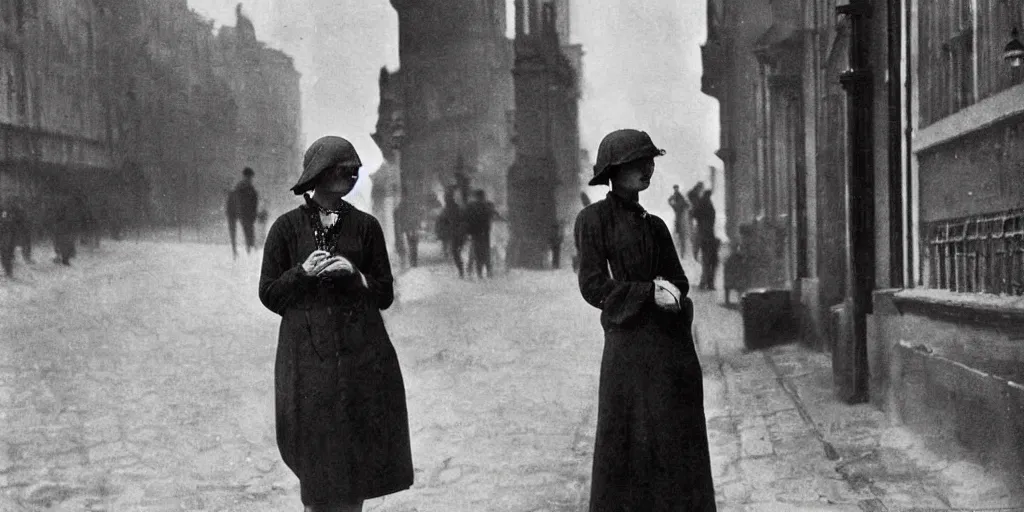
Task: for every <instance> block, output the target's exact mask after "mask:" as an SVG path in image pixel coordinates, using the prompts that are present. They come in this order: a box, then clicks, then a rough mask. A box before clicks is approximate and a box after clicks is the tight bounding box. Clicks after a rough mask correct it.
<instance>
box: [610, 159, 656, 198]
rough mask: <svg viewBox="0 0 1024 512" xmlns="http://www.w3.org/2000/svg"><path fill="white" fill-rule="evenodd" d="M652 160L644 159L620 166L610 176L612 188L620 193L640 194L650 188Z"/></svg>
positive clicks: (652, 172) (652, 173)
mask: <svg viewBox="0 0 1024 512" xmlns="http://www.w3.org/2000/svg"><path fill="white" fill-rule="evenodd" d="M653 175H654V159H653V158H645V159H643V160H638V161H636V162H631V163H629V164H626V165H624V166H622V168H620V169H619V171H618V172H616V173H615V175H614V176H612V179H611V182H612V188H613V189H615V190H619V191H622V192H640V191H643V190H647V188H648V187H650V186H651V176H653Z"/></svg>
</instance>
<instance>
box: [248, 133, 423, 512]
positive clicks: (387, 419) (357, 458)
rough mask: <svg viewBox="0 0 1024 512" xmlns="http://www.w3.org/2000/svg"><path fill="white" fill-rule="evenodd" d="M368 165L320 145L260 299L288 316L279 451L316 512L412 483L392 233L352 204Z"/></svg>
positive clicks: (327, 143)
mask: <svg viewBox="0 0 1024 512" xmlns="http://www.w3.org/2000/svg"><path fill="white" fill-rule="evenodd" d="M361 166H362V162H361V161H360V159H359V155H358V154H357V153H356V150H355V148H354V147H353V146H352V144H351V143H349V141H347V140H345V139H343V138H340V137H323V138H321V139H319V140H317V141H316V142H314V143H313V144H312V145H311V146H310V147H309V149H308V150H307V151H306V153H305V156H304V158H303V172H302V176H301V177H300V178H299V180H298V182H297V183H296V184H295V185H294V186H293V187H292V191H293V192H294V193H295V194H306V193H307V192H310V191H312V195H308V194H307V195H305V202H304V204H302V205H301V206H299V207H298V208H295V209H293V210H291V211H289V212H287V213H285V214H284V215H281V216H280V217H278V219H277V220H276V221H275V222H274V223H273V225H272V226H271V228H270V233H269V234H268V236H267V243H266V247H265V250H264V254H263V268H262V270H261V275H260V286H259V297H260V300H261V301H262V302H263V304H264V305H265V306H266V307H267V308H268V309H270V310H271V311H273V312H275V313H277V314H278V315H281V330H280V338H279V341H278V348H277V361H276V367H275V390H276V409H277V420H276V424H277V444H278V448H279V450H280V452H281V456H282V458H283V459H284V462H285V464H286V465H287V466H288V467H289V468H290V469H291V470H292V471H293V472H294V473H295V475H296V476H297V477H298V478H299V484H300V489H301V499H302V503H303V505H305V507H306V511H307V512H320V511H344V512H349V511H360V510H362V503H363V501H364V500H367V499H371V498H376V497H379V496H384V495H386V494H391V493H395V492H398V491H401V490H404V489H408V488H409V487H410V486H412V483H413V467H412V454H411V448H410V437H409V420H408V413H407V409H406V397H405V385H404V383H403V379H402V373H401V368H400V367H399V362H398V357H397V355H396V353H395V349H394V346H393V345H392V344H391V340H390V338H389V336H388V333H387V330H386V328H385V326H384V321H383V319H382V317H381V313H380V311H381V310H383V309H387V308H388V307H389V306H391V304H392V302H393V301H394V279H393V277H392V272H391V264H390V262H389V261H388V252H387V247H386V244H385V241H384V231H383V230H382V228H381V226H380V224H379V223H378V222H377V220H376V219H375V218H374V217H373V216H372V215H369V214H367V213H364V212H361V211H359V210H358V209H356V208H355V207H354V206H352V205H351V204H350V203H348V202H347V201H345V200H344V197H345V196H346V195H348V194H349V193H350V192H351V191H352V189H353V188H354V187H355V184H356V181H357V180H358V179H359V168H360V167H361Z"/></svg>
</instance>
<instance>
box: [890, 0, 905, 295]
mask: <svg viewBox="0 0 1024 512" xmlns="http://www.w3.org/2000/svg"><path fill="white" fill-rule="evenodd" d="M900 4H902V2H899V1H892V0H890V1H889V2H887V3H886V6H887V7H888V13H887V16H886V17H887V19H888V22H889V23H888V30H887V33H888V41H889V45H888V50H889V51H888V59H889V62H888V64H889V71H888V77H889V80H888V83H887V84H886V86H887V88H888V92H889V111H888V112H889V120H888V121H889V288H904V287H905V286H906V285H905V284H904V275H905V274H904V270H905V269H904V262H903V260H904V258H903V256H904V251H903V239H904V234H903V233H904V232H905V231H906V229H907V227H906V225H905V224H904V222H903V154H902V147H903V145H902V143H903V134H902V133H901V130H902V128H903V110H902V101H901V95H902V92H903V91H902V90H901V89H900V76H901V74H900V68H901V66H900V58H901V57H902V53H901V50H902V48H901V46H900V33H901V30H900V29H901V26H902V23H901V22H900V16H901V14H902V12H901V9H900V7H901V5H900Z"/></svg>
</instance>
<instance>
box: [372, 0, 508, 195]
mask: <svg viewBox="0 0 1024 512" xmlns="http://www.w3.org/2000/svg"><path fill="white" fill-rule="evenodd" d="M391 4H392V6H394V8H395V10H396V11H397V12H398V27H399V41H400V43H399V58H400V62H401V69H400V70H399V71H398V80H399V81H400V83H401V90H402V104H403V105H404V108H403V112H404V122H405V137H404V139H403V140H402V143H401V154H402V184H403V186H404V187H405V189H406V192H407V193H408V194H409V197H411V198H414V200H415V201H419V202H420V204H421V205H423V204H426V203H425V202H426V201H427V196H428V195H430V194H433V195H435V196H439V195H440V192H441V190H442V189H443V187H445V186H446V185H449V184H454V183H455V174H456V166H457V164H458V162H459V161H462V162H463V164H464V166H465V169H464V171H465V172H467V173H468V174H469V177H470V179H471V180H472V186H473V187H475V188H482V189H484V190H485V191H487V193H488V195H489V196H490V197H492V198H494V200H495V203H497V205H498V207H499V208H503V207H504V206H505V174H506V171H507V169H508V167H509V165H511V163H512V155H513V148H512V140H511V138H510V136H509V131H510V130H509V129H510V125H509V119H510V117H509V116H510V111H511V110H512V108H513V100H512V98H513V93H512V80H511V76H510V71H511V69H512V43H511V41H509V39H508V38H507V37H506V36H505V29H506V19H505V2H504V0H484V1H482V2H481V1H469V0H460V1H455V2H452V1H440V0H416V1H413V0H392V2H391Z"/></svg>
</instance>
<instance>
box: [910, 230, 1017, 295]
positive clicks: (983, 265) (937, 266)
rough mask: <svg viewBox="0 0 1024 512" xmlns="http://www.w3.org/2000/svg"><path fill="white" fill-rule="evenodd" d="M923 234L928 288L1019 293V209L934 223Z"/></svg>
mask: <svg viewBox="0 0 1024 512" xmlns="http://www.w3.org/2000/svg"><path fill="white" fill-rule="evenodd" d="M925 232H926V233H927V237H928V238H927V244H928V259H929V261H928V263H929V265H928V266H929V272H928V274H929V275H928V284H929V287H931V288H937V289H945V290H951V291H955V292H967V293H970V292H976V293H992V294H1006V295H1024V210H1018V211H1012V212H1004V213H999V214H989V215H982V216H976V217H970V218H966V219H955V220H946V221H939V222H933V223H931V224H930V225H929V226H928V228H927V231H925Z"/></svg>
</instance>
